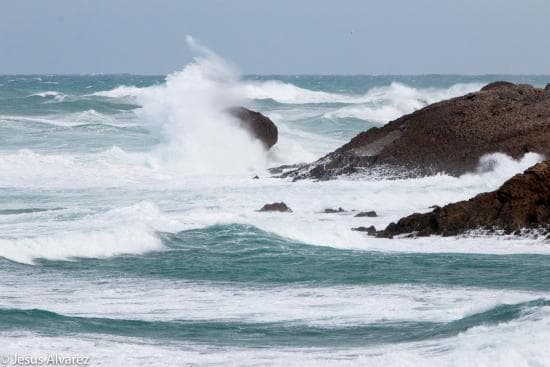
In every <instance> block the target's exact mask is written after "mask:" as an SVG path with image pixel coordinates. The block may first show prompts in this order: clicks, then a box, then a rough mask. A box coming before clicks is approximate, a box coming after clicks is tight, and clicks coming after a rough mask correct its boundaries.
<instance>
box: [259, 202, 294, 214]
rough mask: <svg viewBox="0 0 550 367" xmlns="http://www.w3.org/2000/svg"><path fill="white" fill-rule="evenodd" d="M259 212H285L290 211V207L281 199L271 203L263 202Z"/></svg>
mask: <svg viewBox="0 0 550 367" xmlns="http://www.w3.org/2000/svg"><path fill="white" fill-rule="evenodd" d="M258 211H259V212H286V213H292V209H290V208H289V207H288V206H287V205H286V204H285V203H283V202H282V201H281V202H280V203H271V204H265V205H264V206H263V207H262V208H261V209H260V210H258Z"/></svg>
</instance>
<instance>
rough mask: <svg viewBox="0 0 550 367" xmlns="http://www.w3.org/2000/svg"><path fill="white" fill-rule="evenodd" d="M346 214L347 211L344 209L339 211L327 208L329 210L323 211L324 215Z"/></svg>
mask: <svg viewBox="0 0 550 367" xmlns="http://www.w3.org/2000/svg"><path fill="white" fill-rule="evenodd" d="M345 212H346V210H344V209H342V208H338V209H332V208H327V209H325V210H323V213H325V214H333V213H345Z"/></svg>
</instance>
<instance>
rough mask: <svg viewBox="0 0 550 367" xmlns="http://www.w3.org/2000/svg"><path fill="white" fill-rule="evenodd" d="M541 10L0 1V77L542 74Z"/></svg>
mask: <svg viewBox="0 0 550 367" xmlns="http://www.w3.org/2000/svg"><path fill="white" fill-rule="evenodd" d="M549 25H550V1H547V0H517V1H513V0H415V1H412V0H383V1H369V0H332V1H328V0H271V1H268V0H0V74H31V73H32V74H75V73H76V74H88V73H133V74H157V75H159V74H160V75H163V74H167V73H170V72H172V71H175V70H179V69H181V67H182V65H184V64H186V63H188V62H189V61H190V60H192V56H193V55H192V54H191V51H190V50H189V48H188V47H187V45H186V43H185V37H186V35H191V36H193V37H195V38H196V39H198V40H200V42H202V43H203V44H205V45H207V46H208V47H210V48H211V49H212V50H213V51H215V52H216V53H218V54H219V55H221V56H222V57H224V58H226V59H227V60H229V61H230V62H231V63H232V64H233V65H235V66H236V67H237V68H238V69H239V71H240V72H241V73H243V74H550V26H549Z"/></svg>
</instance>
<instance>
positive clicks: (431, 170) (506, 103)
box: [283, 82, 550, 180]
mask: <svg viewBox="0 0 550 367" xmlns="http://www.w3.org/2000/svg"><path fill="white" fill-rule="evenodd" d="M549 142H550V90H549V89H548V88H546V89H542V88H534V87H532V86H530V85H526V84H513V83H509V82H495V83H491V84H488V85H487V86H485V87H483V88H482V89H481V90H480V91H479V92H474V93H470V94H467V95H465V96H462V97H457V98H452V99H449V100H446V101H442V102H438V103H434V104H431V105H429V106H427V107H425V108H422V109H420V110H418V111H415V112H413V113H411V114H409V115H405V116H402V117H400V118H398V119H397V120H394V121H392V122H389V123H388V124H386V125H385V126H383V127H380V128H372V129H370V130H368V131H365V132H362V133H360V134H359V135H357V136H355V137H354V138H353V139H351V141H350V142H348V143H347V144H345V145H343V146H342V147H340V148H339V149H337V150H336V151H334V152H332V153H329V154H328V155H326V156H325V157H323V158H321V159H319V160H318V161H316V162H314V163H311V164H308V165H305V166H303V167H300V168H298V169H296V170H293V171H290V172H287V173H285V174H284V175H283V176H285V177H293V178H294V179H303V178H312V179H318V180H327V179H331V178H334V177H337V176H340V175H348V174H354V173H361V172H365V171H368V172H378V171H380V172H381V173H382V174H389V173H391V174H393V175H396V176H397V177H403V176H405V177H411V176H413V177H414V176H422V175H431V174H435V173H437V172H446V173H448V174H452V175H460V174H463V173H465V172H468V171H473V170H475V169H476V167H477V165H478V163H479V159H480V158H481V157H482V156H483V155H486V154H490V153H495V152H501V153H505V154H508V155H509V156H512V157H513V158H520V157H522V156H523V155H524V154H525V153H527V152H537V153H541V154H544V155H546V156H550V144H549Z"/></svg>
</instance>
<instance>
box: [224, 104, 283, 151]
mask: <svg viewBox="0 0 550 367" xmlns="http://www.w3.org/2000/svg"><path fill="white" fill-rule="evenodd" d="M229 113H230V114H231V115H232V116H234V117H236V118H237V119H238V121H239V125H240V127H242V128H244V129H245V130H246V131H248V132H249V133H250V135H251V136H253V137H254V138H256V139H258V140H260V141H261V142H262V143H263V144H264V146H265V148H266V149H270V148H271V147H272V146H274V145H275V144H276V143H277V139H278V136H279V133H278V130H277V126H276V125H275V124H274V123H273V121H271V120H270V119H269V118H268V117H266V116H264V115H262V114H261V113H259V112H255V111H251V110H249V109H247V108H244V107H233V108H231V109H229Z"/></svg>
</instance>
